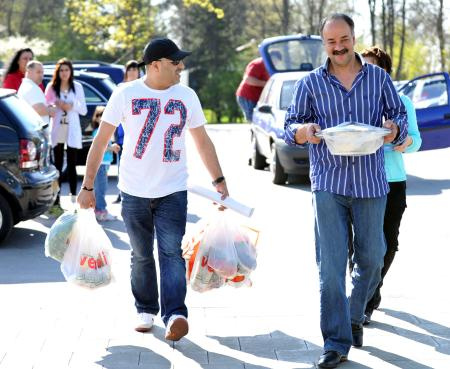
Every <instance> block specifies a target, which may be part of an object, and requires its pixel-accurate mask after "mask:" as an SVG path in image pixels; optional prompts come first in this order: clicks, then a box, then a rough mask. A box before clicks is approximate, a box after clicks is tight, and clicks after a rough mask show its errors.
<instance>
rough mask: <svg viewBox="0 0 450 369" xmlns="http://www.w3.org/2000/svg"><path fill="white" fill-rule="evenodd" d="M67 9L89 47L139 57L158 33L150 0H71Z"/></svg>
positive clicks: (71, 23)
mask: <svg viewBox="0 0 450 369" xmlns="http://www.w3.org/2000/svg"><path fill="white" fill-rule="evenodd" d="M68 10H69V16H70V25H71V27H72V28H73V30H74V31H75V32H77V33H78V34H80V35H82V36H83V37H84V39H85V42H86V43H87V45H88V47H89V49H90V50H94V51H99V50H101V51H104V52H107V53H109V54H118V53H122V52H123V51H124V50H126V51H128V52H129V54H130V55H131V57H137V55H138V51H139V53H140V52H141V50H142V49H143V48H144V46H145V45H146V44H147V42H148V40H149V39H150V38H151V37H152V36H154V33H155V29H154V16H155V14H154V11H153V10H154V7H152V5H151V1H150V0H103V1H97V0H68Z"/></svg>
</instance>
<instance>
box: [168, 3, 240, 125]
mask: <svg viewBox="0 0 450 369" xmlns="http://www.w3.org/2000/svg"><path fill="white" fill-rule="evenodd" d="M171 5H172V6H174V7H177V9H178V11H177V12H174V13H173V15H174V17H173V18H172V21H171V25H172V30H173V31H174V33H175V36H176V38H178V39H179V40H180V42H181V44H182V45H183V47H184V48H186V49H188V50H191V51H193V53H192V55H191V56H189V57H188V58H186V67H187V68H188V69H189V72H190V73H189V84H190V86H191V87H193V88H194V89H195V90H196V91H197V93H198V95H199V98H200V100H201V102H202V105H203V108H204V109H208V110H212V111H213V112H214V114H213V115H214V117H215V118H213V119H214V120H215V121H217V122H220V121H223V120H226V119H231V120H232V121H233V120H236V118H237V117H239V116H240V110H239V107H238V106H237V104H236V98H235V94H234V93H235V91H236V88H237V86H238V84H239V82H240V80H241V78H242V73H243V66H242V65H241V61H240V60H239V58H238V54H237V52H236V50H235V48H236V47H237V46H239V45H240V44H241V43H242V40H243V37H242V35H243V31H244V27H245V16H244V13H243V12H242V9H243V8H245V6H246V5H245V3H244V4H243V3H242V2H240V1H237V0H218V1H215V2H214V5H215V6H216V7H218V8H220V9H222V10H223V13H224V16H223V18H221V19H218V18H217V16H216V14H215V13H212V12H205V11H204V9H202V8H201V7H198V6H190V7H183V6H182V5H183V4H182V0H173V1H171Z"/></svg>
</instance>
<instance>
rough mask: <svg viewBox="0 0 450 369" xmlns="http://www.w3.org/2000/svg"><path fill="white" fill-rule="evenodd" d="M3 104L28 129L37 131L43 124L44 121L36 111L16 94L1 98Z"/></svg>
mask: <svg viewBox="0 0 450 369" xmlns="http://www.w3.org/2000/svg"><path fill="white" fill-rule="evenodd" d="M3 101H4V103H5V106H6V107H7V109H8V110H10V112H11V114H12V115H14V116H15V117H17V120H18V121H20V122H21V123H22V124H23V125H24V126H25V127H26V128H27V129H28V130H30V131H38V130H40V129H41V128H42V127H43V126H44V124H45V123H44V121H43V120H42V118H41V117H40V116H39V114H38V113H36V111H35V110H34V109H33V108H32V107H31V106H30V105H29V104H28V103H27V102H26V101H25V100H22V99H19V98H18V97H17V96H16V95H12V96H9V97H7V98H5V99H3Z"/></svg>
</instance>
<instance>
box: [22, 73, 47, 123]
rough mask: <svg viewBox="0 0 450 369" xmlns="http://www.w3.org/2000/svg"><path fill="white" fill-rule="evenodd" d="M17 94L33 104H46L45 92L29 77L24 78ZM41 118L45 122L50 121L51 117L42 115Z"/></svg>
mask: <svg viewBox="0 0 450 369" xmlns="http://www.w3.org/2000/svg"><path fill="white" fill-rule="evenodd" d="M17 95H18V96H20V97H21V98H22V99H24V100H25V101H26V102H27V103H28V104H30V105H31V106H33V105H36V104H39V103H42V104H44V105H46V101H45V95H44V92H43V91H42V90H41V88H40V87H39V86H38V85H37V84H36V83H34V82H33V81H32V80H31V79H29V78H24V79H23V80H22V83H21V84H20V87H19V90H18V91H17ZM41 118H42V120H43V121H44V122H45V123H47V124H49V123H50V117H49V116H48V115H41Z"/></svg>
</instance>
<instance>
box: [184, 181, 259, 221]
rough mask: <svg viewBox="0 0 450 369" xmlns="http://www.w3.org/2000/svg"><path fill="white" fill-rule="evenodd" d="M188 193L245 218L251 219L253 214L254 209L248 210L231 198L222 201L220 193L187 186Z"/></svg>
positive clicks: (248, 208)
mask: <svg viewBox="0 0 450 369" xmlns="http://www.w3.org/2000/svg"><path fill="white" fill-rule="evenodd" d="M188 191H189V192H192V193H195V194H196V195H199V196H202V197H205V198H207V199H209V200H212V201H214V202H217V203H218V204H220V205H223V206H226V207H227V208H229V209H231V210H234V211H235V212H237V213H239V214H242V215H244V216H246V217H249V218H250V217H251V216H252V214H253V211H254V210H255V209H254V208H250V207H248V206H246V205H244V204H242V203H240V202H238V201H236V200H234V199H232V198H231V197H227V198H226V199H225V200H222V199H221V198H220V197H221V196H222V195H221V194H220V193H218V192H215V191H211V190H208V189H207V188H204V187H201V186H197V185H190V186H188Z"/></svg>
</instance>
